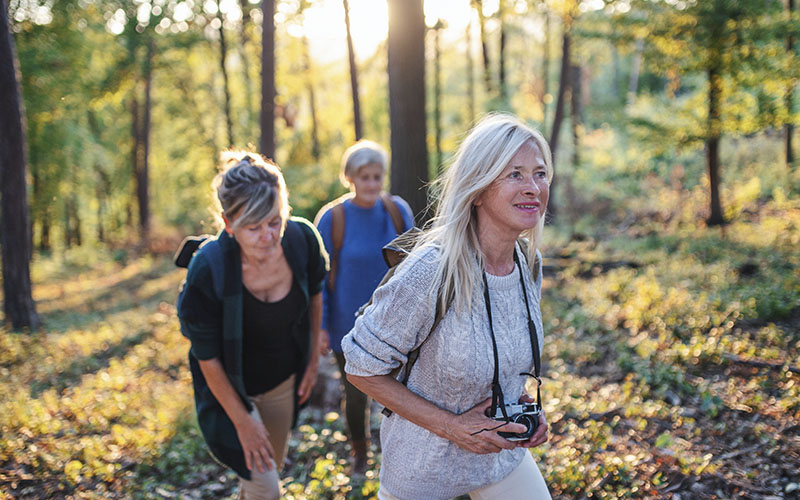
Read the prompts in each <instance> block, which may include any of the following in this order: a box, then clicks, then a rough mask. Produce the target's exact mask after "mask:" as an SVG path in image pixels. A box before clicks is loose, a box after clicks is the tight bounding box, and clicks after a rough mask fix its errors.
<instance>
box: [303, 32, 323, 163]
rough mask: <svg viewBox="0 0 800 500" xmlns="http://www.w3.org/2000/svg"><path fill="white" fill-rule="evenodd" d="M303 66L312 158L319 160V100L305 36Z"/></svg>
mask: <svg viewBox="0 0 800 500" xmlns="http://www.w3.org/2000/svg"><path fill="white" fill-rule="evenodd" d="M303 66H304V67H305V68H304V69H305V72H306V88H307V90H308V101H309V107H310V108H311V157H312V158H314V160H319V159H320V157H321V155H322V148H321V147H320V144H319V123H318V121H317V98H316V93H315V92H314V70H313V68H312V67H311V53H310V50H309V48H308V37H306V36H305V35H303Z"/></svg>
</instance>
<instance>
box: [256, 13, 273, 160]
mask: <svg viewBox="0 0 800 500" xmlns="http://www.w3.org/2000/svg"><path fill="white" fill-rule="evenodd" d="M261 12H263V16H264V21H263V23H262V28H263V29H262V33H261V118H260V123H261V141H260V143H259V148H260V149H261V154H262V155H264V156H266V157H267V158H273V159H274V158H275V0H261Z"/></svg>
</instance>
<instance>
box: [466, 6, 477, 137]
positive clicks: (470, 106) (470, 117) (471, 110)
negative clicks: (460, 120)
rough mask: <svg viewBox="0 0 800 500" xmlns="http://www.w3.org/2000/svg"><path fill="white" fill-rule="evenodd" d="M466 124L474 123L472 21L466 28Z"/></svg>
mask: <svg viewBox="0 0 800 500" xmlns="http://www.w3.org/2000/svg"><path fill="white" fill-rule="evenodd" d="M466 35H467V42H466V43H467V49H466V54H465V55H466V57H467V114H468V116H467V123H468V125H469V126H471V125H472V122H473V121H475V62H474V60H473V59H472V20H471V19H470V21H469V25H468V26H467V33H466Z"/></svg>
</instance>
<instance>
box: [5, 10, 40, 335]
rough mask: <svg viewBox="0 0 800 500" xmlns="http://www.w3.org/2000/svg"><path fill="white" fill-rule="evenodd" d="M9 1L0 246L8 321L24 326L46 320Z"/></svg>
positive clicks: (27, 326) (17, 325) (34, 326)
mask: <svg viewBox="0 0 800 500" xmlns="http://www.w3.org/2000/svg"><path fill="white" fill-rule="evenodd" d="M19 79H20V72H19V62H18V61H17V54H16V48H15V46H14V39H13V37H12V35H11V30H10V27H9V19H8V9H7V5H6V2H0V109H3V112H2V113H0V193H2V200H0V217H1V218H0V246H2V250H1V252H2V266H3V310H4V312H5V320H6V321H10V322H11V326H12V328H14V329H15V330H20V329H23V328H30V329H32V330H35V329H37V328H39V326H40V324H41V322H40V320H39V315H38V314H37V313H36V304H35V303H34V302H33V296H32V293H31V276H30V267H29V265H30V255H31V248H30V247H31V244H32V241H31V235H30V224H29V216H28V189H27V185H26V182H25V171H26V164H27V157H26V154H27V153H26V145H25V125H24V119H25V118H24V117H25V111H24V109H23V101H22V92H21V89H20V86H19Z"/></svg>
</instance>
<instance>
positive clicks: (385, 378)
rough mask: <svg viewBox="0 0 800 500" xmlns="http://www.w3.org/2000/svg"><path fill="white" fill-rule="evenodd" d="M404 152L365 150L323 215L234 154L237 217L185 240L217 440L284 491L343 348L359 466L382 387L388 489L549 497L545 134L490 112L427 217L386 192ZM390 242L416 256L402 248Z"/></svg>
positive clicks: (184, 309)
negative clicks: (316, 401) (321, 377)
mask: <svg viewBox="0 0 800 500" xmlns="http://www.w3.org/2000/svg"><path fill="white" fill-rule="evenodd" d="M387 166H388V161H387V154H386V151H385V150H384V149H383V148H382V147H381V146H380V145H378V144H376V143H374V142H372V141H363V140H362V141H359V142H357V143H355V144H354V145H352V146H351V147H350V148H348V149H347V151H346V152H345V154H344V156H343V159H342V168H341V179H342V182H343V183H344V184H345V185H346V186H347V187H349V189H350V192H349V193H348V194H347V195H345V196H342V197H340V198H338V199H336V200H334V201H332V202H330V203H329V204H327V205H326V206H325V207H323V208H322V210H320V212H319V214H318V215H317V217H316V220H315V223H314V224H312V223H310V222H309V221H308V220H306V219H303V218H300V217H292V216H291V215H290V214H291V208H290V205H289V197H288V190H287V186H286V183H285V181H284V179H283V176H282V174H281V172H280V169H279V168H278V166H277V165H275V164H274V163H273V162H271V161H270V160H267V159H265V158H263V157H261V156H260V155H258V154H256V153H253V152H246V151H229V152H226V153H223V155H222V169H221V172H220V173H219V174H218V175H217V177H216V178H215V180H214V183H213V187H214V189H215V191H216V202H217V203H216V205H217V206H216V208H217V213H218V214H219V218H220V226H221V227H222V230H221V231H220V233H219V234H218V235H217V236H216V237H211V238H208V239H206V240H205V241H202V242H200V240H195V241H194V243H191V244H190V245H187V246H185V247H184V248H183V250H184V251H183V252H181V258H180V260H181V263H180V264H179V265H188V272H187V275H186V280H185V282H184V285H183V287H182V289H181V291H180V294H179V297H178V304H177V309H178V317H179V319H180V324H181V331H182V332H183V334H184V335H185V336H186V337H188V339H189V340H190V341H191V348H190V350H189V364H190V369H191V372H192V380H193V385H194V393H195V403H196V410H197V419H198V423H199V427H200V429H201V431H202V434H203V437H204V439H205V441H206V443H207V445H208V448H209V450H210V451H211V452H212V454H213V455H214V457H215V458H216V459H217V460H219V461H220V462H222V463H223V464H225V465H226V466H228V467H230V468H231V469H232V470H234V471H235V472H236V473H237V474H238V476H239V480H240V488H239V498H244V499H247V500H251V499H277V498H280V497H281V488H280V481H279V480H280V470H281V468H282V465H283V463H284V460H285V458H286V454H287V451H288V437H289V434H290V432H291V429H292V427H293V426H294V424H295V423H296V421H297V415H298V411H299V409H300V408H301V407H302V406H303V404H304V403H305V402H306V401H307V400H308V398H309V396H310V394H311V390H312V388H313V387H314V383H315V381H316V377H317V371H318V367H319V363H320V358H321V357H323V356H326V355H327V353H328V351H332V352H333V355H334V357H335V359H336V363H337V365H338V368H339V370H340V373H341V375H342V377H341V378H342V381H343V385H344V388H343V389H344V390H343V399H344V401H343V406H344V412H343V413H344V415H345V418H346V424H347V432H348V438H349V441H350V445H351V450H352V455H353V456H352V463H351V473H352V474H353V475H354V476H358V475H362V474H364V472H365V471H366V469H367V459H368V450H369V449H370V448H369V439H370V435H369V419H370V416H369V398H373V399H375V400H376V401H377V402H378V403H380V404H381V405H382V406H384V410H383V413H384V415H385V416H384V417H383V418H382V422H381V430H380V451H381V465H380V487H379V491H378V494H377V496H378V498H379V499H404V500H417V499H443V500H444V499H450V498H454V497H458V496H460V495H469V496H470V497H471V498H473V499H501V498H502V499H528V498H530V499H549V498H550V494H549V492H548V489H547V486H546V484H545V481H544V478H543V476H542V474H541V472H540V470H539V468H538V466H537V464H536V463H535V461H534V459H533V456H532V455H531V453H530V452H529V448H533V447H535V446H538V445H540V444H542V443H544V442H546V441H547V439H548V426H547V422H546V420H545V416H544V412H543V411H542V407H541V394H540V391H539V388H538V385H540V384H541V380H540V370H541V359H540V355H541V354H540V353H541V352H542V351H541V347H542V345H543V342H544V336H543V329H542V317H541V312H540V307H539V302H540V298H541V287H542V271H541V255H540V253H539V245H540V243H541V238H542V229H543V225H544V214H545V211H546V207H547V201H548V196H549V185H550V181H551V180H552V176H553V166H552V160H551V155H550V150H549V147H548V145H547V142H546V141H545V140H544V138H543V137H542V135H541V134H540V133H539V132H538V131H536V130H534V129H532V128H530V127H529V126H527V125H526V124H524V123H523V122H521V121H520V120H519V119H517V118H516V117H514V116H513V115H509V114H501V113H495V114H490V115H487V116H486V117H484V118H483V119H482V120H481V121H480V122H478V123H477V124H476V125H475V127H474V128H473V129H472V130H471V131H470V132H469V134H468V135H467V136H466V138H465V139H464V140H463V142H462V143H461V145H460V146H459V149H458V151H457V153H456V154H455V156H454V159H453V161H452V163H451V164H450V165H449V168H447V170H446V171H445V173H444V174H443V176H442V178H441V179H440V180H439V181H438V182H440V183H441V185H440V186H439V189H438V190H437V193H438V196H437V198H438V199H437V200H436V204H435V213H434V216H433V218H432V219H431V220H430V221H429V222H428V223H427V224H426V226H425V227H424V228H423V230H421V231H420V230H419V229H416V228H414V216H413V214H412V211H411V208H410V207H409V205H408V204H407V203H406V202H405V201H404V200H403V199H402V198H400V197H398V196H392V195H390V194H388V193H386V192H385V191H384V189H383V186H384V181H385V179H386V173H387ZM398 235H402V236H398ZM393 240H394V241H393ZM390 242H392V243H393V246H394V247H395V249H396V250H399V251H400V253H399V255H400V257H399V258H398V259H397V260H401V262H399V263H397V260H388V259H387V260H386V261H385V260H384V259H385V257H384V255H382V248H383V247H384V246H386V245H387V244H389V243H390ZM390 246H392V245H390ZM195 249H196V251H195ZM387 257H388V255H387ZM176 262H177V260H176ZM389 265H391V268H390V267H389ZM382 278H384V281H383V282H381V279H382ZM529 382H530V383H531V384H532V385H529ZM526 387H528V388H531V387H533V388H535V391H532V392H535V393H536V397H534V396H533V395H532V394H529V393H528V390H527V389H526Z"/></svg>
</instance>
